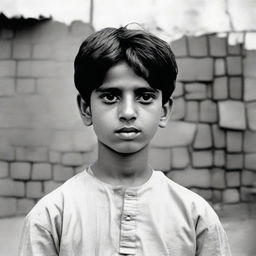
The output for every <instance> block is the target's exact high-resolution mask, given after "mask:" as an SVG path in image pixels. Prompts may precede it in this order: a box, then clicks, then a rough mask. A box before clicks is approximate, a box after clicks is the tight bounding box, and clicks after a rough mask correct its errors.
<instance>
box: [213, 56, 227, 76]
mask: <svg viewBox="0 0 256 256" xmlns="http://www.w3.org/2000/svg"><path fill="white" fill-rule="evenodd" d="M225 74H226V62H225V59H223V58H217V59H215V62H214V75H215V76H224V75H225Z"/></svg>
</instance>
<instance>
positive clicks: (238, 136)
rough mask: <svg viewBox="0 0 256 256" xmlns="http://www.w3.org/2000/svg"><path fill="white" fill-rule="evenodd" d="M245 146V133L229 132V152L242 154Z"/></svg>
mask: <svg viewBox="0 0 256 256" xmlns="http://www.w3.org/2000/svg"><path fill="white" fill-rule="evenodd" d="M242 145H243V133H242V132H238V131H228V132H227V147H226V148H227V151H228V152H231V153H236V152H241V151H242Z"/></svg>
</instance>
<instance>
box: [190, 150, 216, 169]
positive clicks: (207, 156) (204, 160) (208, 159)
mask: <svg viewBox="0 0 256 256" xmlns="http://www.w3.org/2000/svg"><path fill="white" fill-rule="evenodd" d="M212 164H213V157H212V152H211V151H206V150H205V151H194V152H193V153H192V166H193V167H195V168H202V167H211V166H212Z"/></svg>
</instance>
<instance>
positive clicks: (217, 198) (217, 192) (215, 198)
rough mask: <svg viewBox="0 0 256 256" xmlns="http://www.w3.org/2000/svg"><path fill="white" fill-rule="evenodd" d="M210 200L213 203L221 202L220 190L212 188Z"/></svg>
mask: <svg viewBox="0 0 256 256" xmlns="http://www.w3.org/2000/svg"><path fill="white" fill-rule="evenodd" d="M212 202H213V203H214V204H215V203H220V202H222V192H221V191H220V190H215V189H214V190H213V191H212Z"/></svg>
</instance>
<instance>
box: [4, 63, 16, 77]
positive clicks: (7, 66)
mask: <svg viewBox="0 0 256 256" xmlns="http://www.w3.org/2000/svg"><path fill="white" fill-rule="evenodd" d="M15 63H16V62H15V61H14V60H0V77H5V76H7V77H14V76H15V70H16V64H15Z"/></svg>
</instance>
